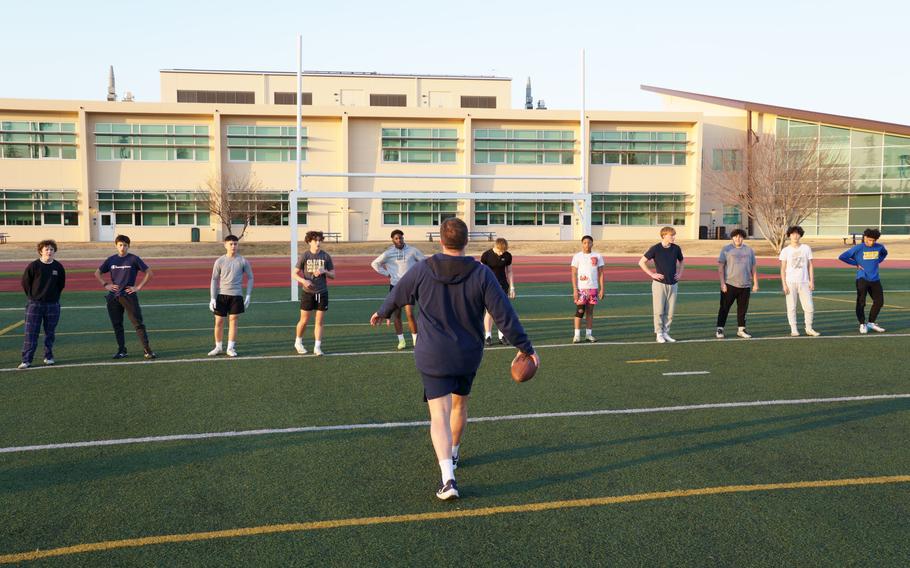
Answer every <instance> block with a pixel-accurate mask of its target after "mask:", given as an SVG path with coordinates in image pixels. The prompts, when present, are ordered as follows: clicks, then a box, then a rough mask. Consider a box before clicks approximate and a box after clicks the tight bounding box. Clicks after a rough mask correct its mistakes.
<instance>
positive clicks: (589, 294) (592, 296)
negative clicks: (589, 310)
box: [575, 288, 597, 306]
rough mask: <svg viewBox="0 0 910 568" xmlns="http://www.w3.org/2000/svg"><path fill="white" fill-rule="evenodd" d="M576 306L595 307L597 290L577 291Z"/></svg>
mask: <svg viewBox="0 0 910 568" xmlns="http://www.w3.org/2000/svg"><path fill="white" fill-rule="evenodd" d="M575 304H576V305H578V306H596V305H597V288H585V289H584V290H579V291H578V301H577V302H575Z"/></svg>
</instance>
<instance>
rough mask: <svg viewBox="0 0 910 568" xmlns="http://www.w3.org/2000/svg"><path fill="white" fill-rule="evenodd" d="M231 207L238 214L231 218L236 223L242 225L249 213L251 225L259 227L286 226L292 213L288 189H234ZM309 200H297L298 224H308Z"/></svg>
mask: <svg viewBox="0 0 910 568" xmlns="http://www.w3.org/2000/svg"><path fill="white" fill-rule="evenodd" d="M230 195H231V209H232V210H233V211H236V212H237V213H236V215H235V216H234V218H233V219H232V220H231V222H232V223H234V224H235V225H242V224H243V222H244V219H245V218H246V217H247V215H249V216H250V225H253V226H258V227H268V226H274V227H280V226H284V227H286V226H287V225H288V217H289V215H290V200H289V199H288V193H287V192H286V191H236V192H234V191H232V192H231V193H230ZM308 208H309V202H308V201H307V200H306V199H298V200H297V224H298V225H306V224H307V213H308Z"/></svg>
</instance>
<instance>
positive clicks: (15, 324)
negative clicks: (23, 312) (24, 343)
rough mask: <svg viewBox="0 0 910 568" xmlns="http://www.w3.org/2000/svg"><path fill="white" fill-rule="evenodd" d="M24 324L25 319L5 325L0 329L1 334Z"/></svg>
mask: <svg viewBox="0 0 910 568" xmlns="http://www.w3.org/2000/svg"><path fill="white" fill-rule="evenodd" d="M22 325H25V320H22V321H18V322H16V323H14V324H13V325H8V326H6V327H4V328H3V329H0V335H4V334H6V333H8V332H10V331H13V330H14V329H16V328H17V327H19V326H22Z"/></svg>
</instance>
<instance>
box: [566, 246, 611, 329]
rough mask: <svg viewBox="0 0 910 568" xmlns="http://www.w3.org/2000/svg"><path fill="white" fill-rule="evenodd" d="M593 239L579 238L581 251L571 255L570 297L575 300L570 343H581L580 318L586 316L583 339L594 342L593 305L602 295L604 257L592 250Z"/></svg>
mask: <svg viewBox="0 0 910 568" xmlns="http://www.w3.org/2000/svg"><path fill="white" fill-rule="evenodd" d="M593 248H594V239H593V238H592V237H591V236H590V235H585V236H584V237H582V238H581V252H577V253H575V256H573V257H572V299H573V300H574V301H575V307H576V309H575V337H574V338H573V339H572V343H581V318H586V320H587V321H586V323H587V328H586V329H585V341H590V342H591V343H594V342H595V341H597V339H595V338H594V335H593V327H594V306H596V305H597V300H602V299H603V297H604V259H603V257H602V256H600V253H596V252H592V249H593Z"/></svg>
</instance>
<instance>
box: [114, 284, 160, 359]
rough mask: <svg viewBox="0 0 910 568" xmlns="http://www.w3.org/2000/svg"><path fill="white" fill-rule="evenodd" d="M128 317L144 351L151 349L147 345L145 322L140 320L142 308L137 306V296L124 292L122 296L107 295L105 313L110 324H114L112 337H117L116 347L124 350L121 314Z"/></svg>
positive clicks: (147, 337) (124, 342)
mask: <svg viewBox="0 0 910 568" xmlns="http://www.w3.org/2000/svg"><path fill="white" fill-rule="evenodd" d="M124 313H126V316H127V317H128V318H130V321H131V322H132V323H133V327H135V328H136V335H137V336H138V337H139V343H141V344H142V349H143V350H144V351H146V352H149V351H151V348H150V347H149V336H148V333H147V332H146V330H145V324H144V323H143V322H142V308H140V307H139V296H138V295H137V294H124V295H122V296H108V297H107V315H108V316H110V318H111V325H113V326H114V337H116V338H117V349H119V350H120V351H126V339H125V337H124V335H123V314H124Z"/></svg>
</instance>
